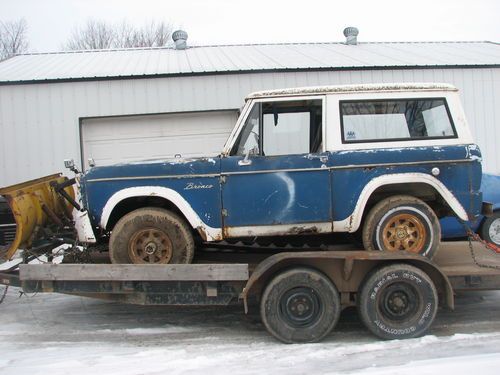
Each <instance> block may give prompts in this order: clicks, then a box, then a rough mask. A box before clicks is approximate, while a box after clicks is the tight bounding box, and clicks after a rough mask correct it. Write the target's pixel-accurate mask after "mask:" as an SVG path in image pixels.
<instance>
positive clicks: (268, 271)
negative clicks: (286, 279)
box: [241, 251, 455, 313]
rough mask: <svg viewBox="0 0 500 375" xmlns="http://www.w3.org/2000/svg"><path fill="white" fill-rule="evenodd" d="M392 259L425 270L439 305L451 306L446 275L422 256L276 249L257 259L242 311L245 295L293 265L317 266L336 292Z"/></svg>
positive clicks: (352, 287) (351, 290)
mask: <svg viewBox="0 0 500 375" xmlns="http://www.w3.org/2000/svg"><path fill="white" fill-rule="evenodd" d="M396 262H397V263H408V264H411V265H413V266H415V267H418V268H420V269H422V270H423V271H424V272H426V273H427V274H428V275H429V277H430V278H431V279H432V281H433V282H434V284H435V286H436V288H437V289H438V290H439V291H440V292H441V293H442V303H443V305H444V306H445V307H447V308H448V309H450V310H453V309H454V303H455V302H454V295H453V288H452V286H451V283H450V281H449V279H448V277H447V276H446V275H445V274H444V273H443V272H442V271H441V270H440V269H439V267H438V266H437V265H436V264H434V263H433V262H432V261H430V260H428V259H427V258H425V257H422V256H419V255H414V254H408V253H394V254H393V253H389V252H381V251H315V252H311V251H308V252H297V253H295V252H294V253H279V254H275V255H272V256H270V257H268V258H266V259H265V260H264V261H263V262H261V263H259V264H258V265H257V267H256V268H255V270H254V271H253V272H252V274H251V275H250V278H249V279H248V281H247V283H246V285H245V287H244V289H243V292H242V293H241V298H242V299H243V303H244V306H245V313H248V299H249V297H251V296H255V297H257V298H260V295H261V293H262V291H263V289H264V287H265V286H266V284H267V283H268V282H269V281H270V280H271V279H272V278H273V277H274V276H276V275H277V274H279V273H281V272H282V271H284V270H286V269H289V268H292V267H294V266H302V267H303V266H307V267H311V268H314V269H317V270H319V271H321V272H323V273H324V274H325V275H327V276H328V277H329V278H330V279H331V280H332V282H333V283H334V284H335V285H336V287H337V289H338V290H339V292H340V293H345V292H347V293H356V292H357V290H358V289H359V287H360V286H361V285H362V282H363V280H364V279H365V278H366V277H367V275H369V274H370V273H371V272H373V271H374V270H375V269H377V268H378V267H381V266H385V265H387V264H391V263H396Z"/></svg>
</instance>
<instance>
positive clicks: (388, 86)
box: [247, 83, 457, 99]
mask: <svg viewBox="0 0 500 375" xmlns="http://www.w3.org/2000/svg"><path fill="white" fill-rule="evenodd" d="M368 91H377V92H379V91H457V88H456V87H455V86H453V85H450V84H447V83H369V84H359V85H334V86H310V87H297V88H289V89H278V90H265V91H257V92H253V93H251V94H250V95H248V96H247V99H255V98H268V97H277V96H293V95H320V94H328V93H350V92H368Z"/></svg>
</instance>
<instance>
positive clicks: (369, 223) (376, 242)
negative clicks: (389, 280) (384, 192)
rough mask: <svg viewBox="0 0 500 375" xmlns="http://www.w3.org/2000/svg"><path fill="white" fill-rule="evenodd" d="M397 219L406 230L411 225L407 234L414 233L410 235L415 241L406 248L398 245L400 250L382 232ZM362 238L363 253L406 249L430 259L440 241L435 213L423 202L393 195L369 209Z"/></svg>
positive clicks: (412, 240)
mask: <svg viewBox="0 0 500 375" xmlns="http://www.w3.org/2000/svg"><path fill="white" fill-rule="evenodd" d="M398 218H402V220H403V222H405V223H406V224H409V225H407V227H408V226H413V227H411V231H412V232H413V233H415V234H413V235H412V236H415V238H411V239H410V241H409V242H407V243H406V245H405V244H402V245H401V248H399V247H398V246H396V245H395V242H391V240H390V239H388V238H387V236H388V235H387V232H386V230H387V229H388V228H389V226H390V224H391V223H394V222H396V221H397V219H398ZM406 224H405V225H406ZM391 230H394V229H393V228H391ZM384 234H385V238H384ZM403 235H404V234H403ZM407 236H409V235H407ZM362 237H363V246H364V248H365V250H370V251H372V250H381V251H398V250H406V251H409V252H412V253H415V254H419V255H422V256H425V257H427V258H429V259H432V257H433V256H434V255H435V254H436V251H437V249H438V247H439V242H440V241H441V228H440V225H439V220H438V218H437V216H436V214H435V213H434V211H433V210H432V208H430V207H429V205H427V204H426V203H425V202H423V201H422V200H420V199H418V198H415V197H411V196H407V195H395V196H392V197H389V198H386V199H384V200H382V201H380V202H379V203H377V204H376V205H375V206H374V207H373V208H372V209H371V210H370V212H369V213H368V215H367V217H366V220H365V222H364V226H363V235H362Z"/></svg>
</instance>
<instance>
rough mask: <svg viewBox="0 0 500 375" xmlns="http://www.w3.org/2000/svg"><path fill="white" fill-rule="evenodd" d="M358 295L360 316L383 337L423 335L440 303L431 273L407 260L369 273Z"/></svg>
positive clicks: (370, 328) (395, 337)
mask: <svg viewBox="0 0 500 375" xmlns="http://www.w3.org/2000/svg"><path fill="white" fill-rule="evenodd" d="M358 295H359V300H358V312H359V315H360V317H361V320H362V321H363V323H364V325H365V326H366V327H367V328H368V329H369V330H370V331H371V332H372V333H373V334H374V335H375V336H378V337H380V338H382V339H407V338H413V337H419V336H422V335H423V334H424V333H425V332H426V331H427V330H428V329H429V327H430V326H431V324H432V322H433V321H434V318H435V316H436V312H437V307H438V295H437V291H436V288H435V286H434V283H433V282H432V280H431V279H430V277H429V276H428V275H427V274H426V273H425V272H424V271H422V270H420V269H419V268H417V267H414V266H411V265H408V264H393V265H390V266H386V267H383V268H380V269H378V270H375V271H374V272H372V273H370V274H369V275H368V276H367V278H366V280H365V281H364V282H363V283H362V284H361V291H360V292H359V293H358Z"/></svg>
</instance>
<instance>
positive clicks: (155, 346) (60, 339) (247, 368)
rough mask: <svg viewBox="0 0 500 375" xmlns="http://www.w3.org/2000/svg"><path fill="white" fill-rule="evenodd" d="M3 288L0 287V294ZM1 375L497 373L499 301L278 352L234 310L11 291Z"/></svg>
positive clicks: (477, 296) (481, 299) (341, 331)
mask: <svg viewBox="0 0 500 375" xmlns="http://www.w3.org/2000/svg"><path fill="white" fill-rule="evenodd" d="M2 288H3V287H0V292H1V291H2ZM0 317H1V323H2V324H0V351H1V353H2V355H1V356H0V373H1V374H16V375H22V374H30V375H38V374H40V375H42V374H43V375H46V374H51V375H58V374H69V373H71V374H73V375H79V374H89V373H95V374H120V375H128V374H166V373H168V374H199V373H201V372H203V373H205V374H215V373H216V374H231V375H234V374H257V373H258V374H263V373H264V374H265V373H271V372H272V373H273V374H304V373H311V374H315V373H321V374H338V373H342V374H345V373H348V374H349V373H356V374H367V375H373V374H384V375H388V374H389V375H391V374H401V373H405V374H419V375H423V374H436V373H439V374H448V373H453V374H454V375H459V374H470V373H471V372H473V371H480V372H481V375H487V374H497V373H498V368H500V292H483V293H477V292H475V293H468V294H463V295H459V296H458V297H457V308H456V311H455V312H448V311H440V312H439V314H438V317H437V320H436V322H435V324H434V326H433V329H432V331H431V332H430V333H429V335H427V336H424V337H422V338H419V339H412V340H404V341H397V340H395V341H381V340H379V339H377V338H375V337H373V336H372V335H370V334H369V333H368V332H367V331H366V330H365V329H364V327H363V326H362V324H361V323H360V322H359V319H358V317H357V315H356V312H355V310H347V311H344V313H343V314H342V317H341V319H340V322H339V324H338V326H337V329H336V330H335V331H334V332H333V333H332V334H331V335H330V336H329V337H328V338H327V339H326V340H325V341H323V342H321V343H318V344H307V345H284V344H281V343H279V342H277V341H275V340H274V339H273V338H272V337H271V336H269V335H268V334H267V332H266V331H265V329H264V327H263V325H262V324H261V323H260V320H259V317H258V315H257V314H253V315H249V316H245V315H244V314H243V312H242V309H241V307H239V306H234V307H229V308H220V307H217V308H208V307H203V308H186V307H182V308H179V307H177V308H173V307H159V306H129V305H122V304H118V303H110V302H104V301H99V300H93V299H88V298H84V297H75V296H65V295H57V294H37V295H33V296H26V295H24V296H22V297H19V289H16V288H10V289H9V291H8V294H7V297H6V299H5V301H4V302H3V304H1V305H0Z"/></svg>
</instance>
